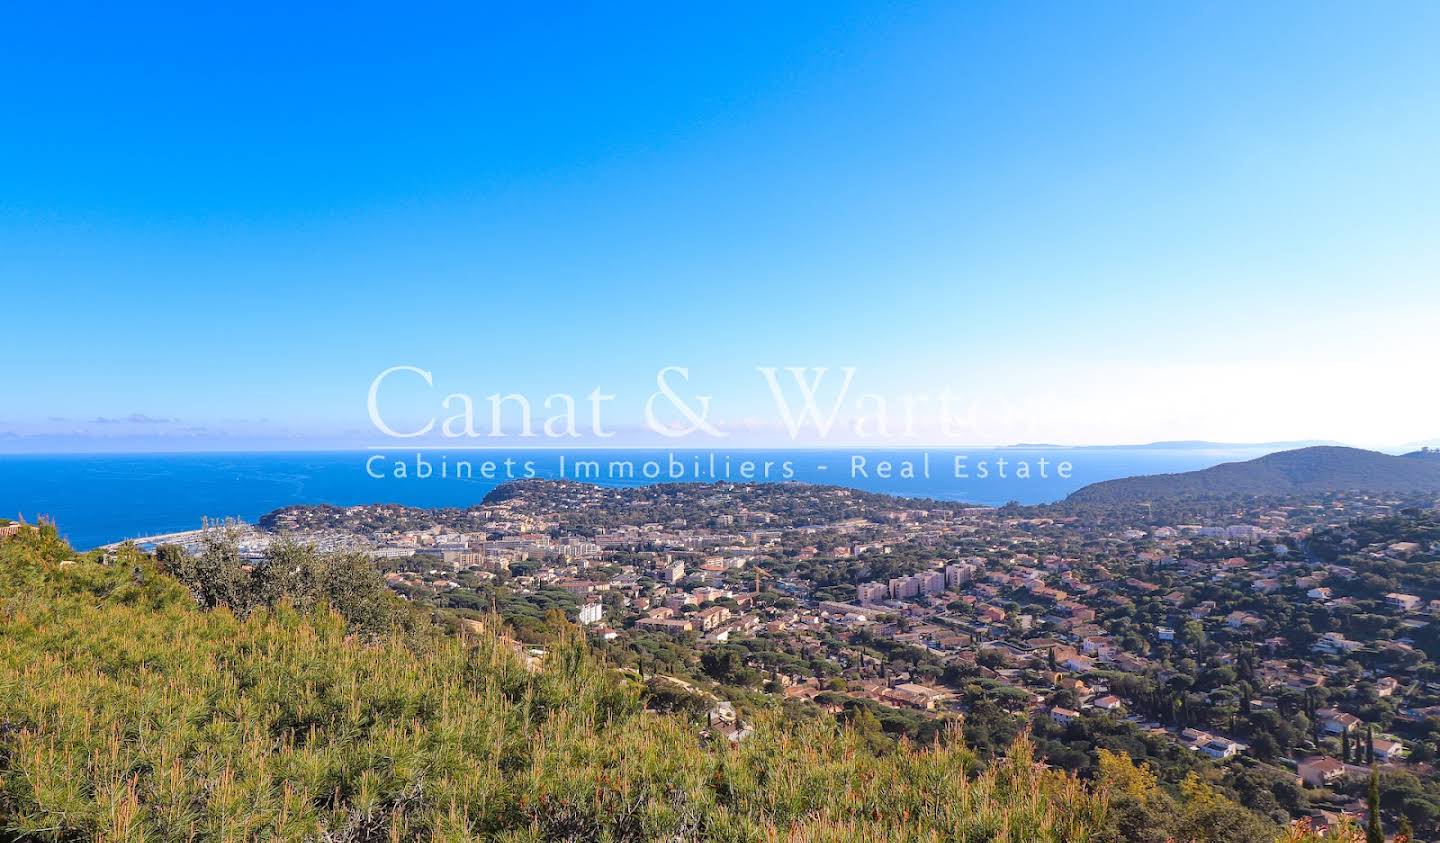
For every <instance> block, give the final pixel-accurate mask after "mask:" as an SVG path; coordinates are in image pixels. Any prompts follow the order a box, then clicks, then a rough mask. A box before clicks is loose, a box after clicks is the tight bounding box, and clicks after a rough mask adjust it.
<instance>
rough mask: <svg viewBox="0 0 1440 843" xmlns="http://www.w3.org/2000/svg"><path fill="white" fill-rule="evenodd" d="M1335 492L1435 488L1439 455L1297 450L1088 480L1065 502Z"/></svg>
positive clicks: (1328, 448) (1320, 448) (1439, 481)
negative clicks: (1173, 471) (1170, 471)
mask: <svg viewBox="0 0 1440 843" xmlns="http://www.w3.org/2000/svg"><path fill="white" fill-rule="evenodd" d="M1336 491H1359V492H1377V493H1387V492H1435V491H1440V455H1436V454H1434V453H1432V452H1418V451H1417V452H1415V453H1413V454H1406V455H1404V456H1398V457H1397V456H1391V455H1389V454H1382V453H1379V452H1377V451H1366V450H1362V449H1359V448H1342V447H1334V446H1318V447H1314V448H1299V449H1296V450H1293V451H1279V452H1277V453H1274V454H1267V455H1265V456H1263V457H1258V458H1256V459H1253V460H1247V461H1245V462H1231V463H1224V464H1222V465H1217V466H1214V467H1212V468H1206V469H1202V470H1200V471H1187V472H1184V473H1182V474H1153V475H1147V476H1143V477H1126V478H1122V479H1118V480H1105V481H1102V482H1099V483H1092V484H1090V485H1089V486H1085V487H1084V488H1081V489H1078V490H1077V491H1075V492H1074V493H1072V494H1071V495H1070V496H1069V497H1068V498H1066V502H1069V503H1109V502H1127V501H1141V500H1165V499H1178V498H1200V497H1222V496H1229V495H1297V494H1305V493H1316V492H1322V493H1323V492H1336Z"/></svg>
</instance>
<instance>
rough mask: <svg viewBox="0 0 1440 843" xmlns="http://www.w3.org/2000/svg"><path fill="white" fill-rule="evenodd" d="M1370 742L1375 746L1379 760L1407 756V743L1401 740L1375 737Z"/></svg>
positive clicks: (1393, 759)
mask: <svg viewBox="0 0 1440 843" xmlns="http://www.w3.org/2000/svg"><path fill="white" fill-rule="evenodd" d="M1370 744H1371V746H1373V747H1374V748H1375V758H1376V760H1378V761H1399V760H1400V759H1401V758H1404V757H1405V744H1403V743H1401V742H1400V741H1392V740H1390V739H1389V738H1373V739H1372V740H1371V742H1370Z"/></svg>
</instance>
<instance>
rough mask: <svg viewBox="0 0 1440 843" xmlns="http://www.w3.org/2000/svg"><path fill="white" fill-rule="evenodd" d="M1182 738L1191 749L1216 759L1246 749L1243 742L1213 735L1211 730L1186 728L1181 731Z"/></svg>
mask: <svg viewBox="0 0 1440 843" xmlns="http://www.w3.org/2000/svg"><path fill="white" fill-rule="evenodd" d="M1180 738H1181V740H1183V741H1185V744H1186V745H1187V746H1189V747H1190V748H1191V749H1193V750H1195V751H1196V752H1199V753H1202V754H1204V755H1205V756H1207V757H1209V758H1211V759H1214V760H1216V761H1223V760H1225V759H1226V758H1231V757H1233V756H1235V755H1238V754H1239V753H1240V752H1241V751H1242V750H1244V749H1245V744H1243V743H1239V742H1238V741H1232V740H1230V739H1229V738H1223V737H1220V736H1219V735H1212V734H1210V733H1209V732H1202V731H1200V730H1199V729H1186V730H1184V731H1182V732H1181V733H1180Z"/></svg>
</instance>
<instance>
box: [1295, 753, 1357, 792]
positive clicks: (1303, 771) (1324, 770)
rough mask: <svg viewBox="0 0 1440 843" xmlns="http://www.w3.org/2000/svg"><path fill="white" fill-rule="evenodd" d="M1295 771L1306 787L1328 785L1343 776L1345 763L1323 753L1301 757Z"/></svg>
mask: <svg viewBox="0 0 1440 843" xmlns="http://www.w3.org/2000/svg"><path fill="white" fill-rule="evenodd" d="M1295 771H1296V772H1297V773H1299V775H1300V780H1301V781H1303V782H1304V783H1305V784H1306V785H1307V786H1308V787H1328V786H1330V785H1332V784H1334V783H1335V782H1337V781H1339V780H1340V779H1342V778H1344V777H1345V765H1344V764H1343V763H1341V762H1340V761H1339V759H1336V758H1330V757H1328V756H1324V755H1315V756H1311V757H1310V758H1306V759H1303V760H1302V761H1301V762H1300V763H1299V764H1298V765H1296V768H1295Z"/></svg>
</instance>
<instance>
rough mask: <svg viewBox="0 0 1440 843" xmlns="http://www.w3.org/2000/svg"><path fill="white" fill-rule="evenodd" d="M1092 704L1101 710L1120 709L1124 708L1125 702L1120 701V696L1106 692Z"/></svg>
mask: <svg viewBox="0 0 1440 843" xmlns="http://www.w3.org/2000/svg"><path fill="white" fill-rule="evenodd" d="M1090 704H1091V705H1093V706H1095V707H1096V708H1098V709H1100V710H1101V711H1119V710H1120V709H1122V708H1124V703H1122V702H1120V698H1119V697H1117V696H1115V695H1114V694H1106V695H1105V696H1103V697H1100V698H1099V699H1097V700H1094V701H1093V702H1091V703H1090Z"/></svg>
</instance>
